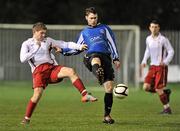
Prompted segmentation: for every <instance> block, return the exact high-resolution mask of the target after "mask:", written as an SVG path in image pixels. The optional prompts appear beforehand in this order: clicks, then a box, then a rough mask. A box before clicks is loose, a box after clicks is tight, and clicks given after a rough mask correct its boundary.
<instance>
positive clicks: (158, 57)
mask: <svg viewBox="0 0 180 131" xmlns="http://www.w3.org/2000/svg"><path fill="white" fill-rule="evenodd" d="M173 56H174V49H173V48H172V46H171V43H170V42H169V40H168V39H167V38H166V37H165V36H163V35H161V34H160V33H159V35H158V36H157V37H156V38H153V36H152V35H149V36H148V37H147V38H146V50H145V53H144V58H143V60H142V63H141V64H147V60H148V59H149V58H150V60H151V62H150V65H156V66H159V65H160V62H163V63H164V64H165V65H168V64H169V63H170V62H171V60H172V58H173Z"/></svg>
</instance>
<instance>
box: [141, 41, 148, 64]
mask: <svg viewBox="0 0 180 131" xmlns="http://www.w3.org/2000/svg"><path fill="white" fill-rule="evenodd" d="M148 47H149V46H148V42H147V39H146V49H145V52H144V57H143V60H142V62H141V64H147V60H148V58H149V57H150V52H149V48H148Z"/></svg>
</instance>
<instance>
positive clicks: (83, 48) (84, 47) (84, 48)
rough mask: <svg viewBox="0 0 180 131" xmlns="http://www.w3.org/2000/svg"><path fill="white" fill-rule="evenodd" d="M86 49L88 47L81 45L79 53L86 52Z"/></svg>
mask: <svg viewBox="0 0 180 131" xmlns="http://www.w3.org/2000/svg"><path fill="white" fill-rule="evenodd" d="M87 49H88V46H87V45H86V44H82V45H81V47H80V50H81V51H83V50H87Z"/></svg>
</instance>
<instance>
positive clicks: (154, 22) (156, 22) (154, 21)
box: [150, 20, 160, 25]
mask: <svg viewBox="0 0 180 131" xmlns="http://www.w3.org/2000/svg"><path fill="white" fill-rule="evenodd" d="M152 23H153V24H158V25H160V23H159V21H158V20H152V21H151V22H150V24H152Z"/></svg>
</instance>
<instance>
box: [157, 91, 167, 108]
mask: <svg viewBox="0 0 180 131" xmlns="http://www.w3.org/2000/svg"><path fill="white" fill-rule="evenodd" d="M159 98H160V100H161V102H162V104H163V105H166V104H167V103H168V99H167V95H166V94H165V93H163V94H162V95H160V96H159Z"/></svg>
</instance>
